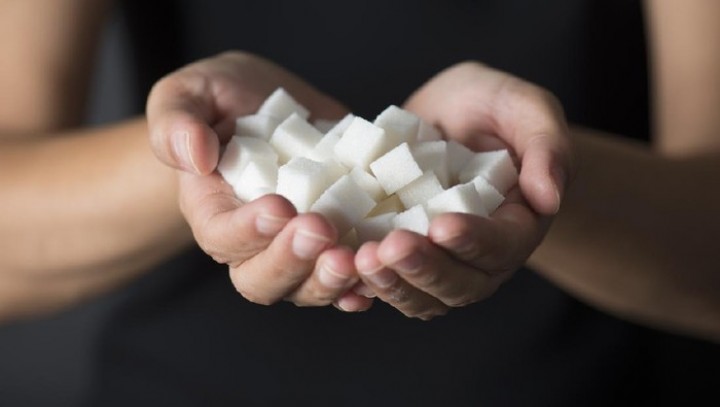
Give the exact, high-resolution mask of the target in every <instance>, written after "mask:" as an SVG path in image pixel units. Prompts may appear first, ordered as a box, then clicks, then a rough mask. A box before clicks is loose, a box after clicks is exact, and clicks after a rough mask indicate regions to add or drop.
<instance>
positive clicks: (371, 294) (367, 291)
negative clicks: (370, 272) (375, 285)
mask: <svg viewBox="0 0 720 407" xmlns="http://www.w3.org/2000/svg"><path fill="white" fill-rule="evenodd" d="M353 292H354V293H355V294H357V295H359V296H362V297H365V298H375V297H377V294H375V291H373V290H372V288H370V287H368V286H367V285H366V284H364V283H358V284H357V285H356V286H355V287H353Z"/></svg>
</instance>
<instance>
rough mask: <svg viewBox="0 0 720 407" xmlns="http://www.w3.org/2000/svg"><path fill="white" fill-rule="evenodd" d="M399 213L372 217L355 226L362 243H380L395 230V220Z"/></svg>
mask: <svg viewBox="0 0 720 407" xmlns="http://www.w3.org/2000/svg"><path fill="white" fill-rule="evenodd" d="M395 215H397V213H395V212H389V213H384V214H382V215H377V216H371V217H369V218H365V219H363V220H361V221H359V222H358V223H357V224H356V225H355V230H356V231H357V238H358V240H359V241H360V242H361V243H365V242H370V241H374V242H379V241H381V240H383V238H384V237H385V236H386V235H387V234H388V233H390V231H391V230H392V229H393V218H395Z"/></svg>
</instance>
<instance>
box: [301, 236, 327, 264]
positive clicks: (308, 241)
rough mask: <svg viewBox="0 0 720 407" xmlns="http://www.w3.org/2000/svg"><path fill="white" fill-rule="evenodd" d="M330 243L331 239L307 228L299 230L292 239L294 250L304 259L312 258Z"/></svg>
mask: <svg viewBox="0 0 720 407" xmlns="http://www.w3.org/2000/svg"><path fill="white" fill-rule="evenodd" d="M328 243H330V239H327V238H325V237H324V236H320V235H318V234H315V233H312V232H308V231H306V230H298V231H296V232H295V236H294V237H293V241H292V251H293V253H295V256H297V257H299V258H301V259H303V260H311V259H314V258H315V257H317V255H318V254H320V252H321V251H322V250H323V249H324V248H325V247H326V246H327V245H328Z"/></svg>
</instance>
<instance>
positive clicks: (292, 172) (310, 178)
mask: <svg viewBox="0 0 720 407" xmlns="http://www.w3.org/2000/svg"><path fill="white" fill-rule="evenodd" d="M330 183H331V180H330V179H329V177H328V173H327V169H326V167H325V166H324V165H323V164H322V163H319V162H317V161H313V160H309V159H307V158H304V157H295V158H293V159H291V160H290V161H288V163H287V164H285V165H283V166H281V167H280V168H279V169H278V181H277V193H278V194H280V195H282V196H284V197H285V198H287V199H288V200H289V201H290V202H292V204H293V205H295V209H297V211H298V212H299V213H303V212H307V211H308V209H310V206H311V205H312V204H313V203H314V202H315V201H316V200H317V198H318V197H319V196H320V194H322V193H323V192H324V191H325V189H326V188H327V187H328V186H330Z"/></svg>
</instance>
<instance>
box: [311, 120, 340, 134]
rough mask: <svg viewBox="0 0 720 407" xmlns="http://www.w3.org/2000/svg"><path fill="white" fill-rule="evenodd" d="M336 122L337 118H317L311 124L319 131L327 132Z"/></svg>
mask: <svg viewBox="0 0 720 407" xmlns="http://www.w3.org/2000/svg"><path fill="white" fill-rule="evenodd" d="M337 124H338V121H337V120H327V119H317V120H315V121H314V122H313V126H315V128H316V129H317V130H318V131H319V132H320V133H323V134H325V133H327V132H328V131H330V129H332V128H333V127H335V126H336V125H337Z"/></svg>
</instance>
